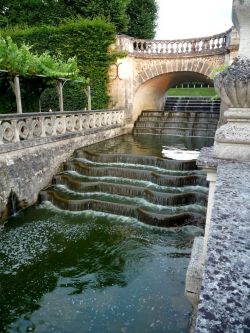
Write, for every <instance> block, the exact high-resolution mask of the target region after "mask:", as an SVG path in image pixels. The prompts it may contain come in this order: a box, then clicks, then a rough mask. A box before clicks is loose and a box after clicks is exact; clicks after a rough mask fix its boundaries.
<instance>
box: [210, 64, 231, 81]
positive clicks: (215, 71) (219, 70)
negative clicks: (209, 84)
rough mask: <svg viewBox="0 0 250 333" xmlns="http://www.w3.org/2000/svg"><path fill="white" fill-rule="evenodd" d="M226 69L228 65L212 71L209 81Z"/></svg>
mask: <svg viewBox="0 0 250 333" xmlns="http://www.w3.org/2000/svg"><path fill="white" fill-rule="evenodd" d="M227 68H228V65H221V66H219V67H215V68H213V69H212V74H211V75H210V79H212V80H213V79H214V78H215V76H216V75H217V74H219V73H221V72H224V71H225V70H226V69H227Z"/></svg>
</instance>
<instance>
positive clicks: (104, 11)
mask: <svg viewBox="0 0 250 333" xmlns="http://www.w3.org/2000/svg"><path fill="white" fill-rule="evenodd" d="M76 17H82V18H89V19H94V18H97V17H102V18H103V19H104V20H105V21H107V22H111V23H113V24H114V25H115V27H116V32H117V33H127V34H129V35H130V36H134V37H138V38H153V37H154V34H155V25H156V18H157V4H156V0H143V1H142V0H22V1H20V0H8V1H7V2H6V0H0V28H5V27H10V26H14V25H23V24H26V25H28V26H34V25H39V26H40V25H41V24H47V25H52V26H56V25H59V24H60V23H62V22H64V20H67V19H69V18H70V19H72V18H76Z"/></svg>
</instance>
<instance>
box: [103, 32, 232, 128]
mask: <svg viewBox="0 0 250 333" xmlns="http://www.w3.org/2000/svg"><path fill="white" fill-rule="evenodd" d="M238 44H239V42H238V35H237V32H236V30H235V29H234V28H232V29H230V30H228V31H226V32H224V33H221V34H217V35H214V36H210V37H204V38H193V39H181V40H142V39H135V38H132V37H128V36H124V35H120V36H118V37H117V42H116V47H115V49H116V50H118V51H126V52H127V56H126V57H125V58H121V59H118V61H117V62H116V63H115V64H113V65H111V68H110V72H109V94H110V97H111V100H110V107H114V108H125V109H126V118H127V121H129V122H131V121H132V123H133V122H134V121H135V120H136V119H137V117H138V116H139V114H140V113H141V111H142V110H143V109H161V108H162V106H163V105H164V103H165V99H166V91H167V90H168V89H169V88H171V87H173V86H175V85H176V84H179V83H182V82H187V81H195V82H197V81H198V82H204V83H210V84H212V83H213V82H212V79H211V75H212V74H213V70H214V69H215V68H218V67H221V66H223V65H227V64H230V63H231V62H232V60H233V59H234V58H235V57H236V56H237V50H238Z"/></svg>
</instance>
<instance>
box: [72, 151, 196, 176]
mask: <svg viewBox="0 0 250 333" xmlns="http://www.w3.org/2000/svg"><path fill="white" fill-rule="evenodd" d="M75 157H84V158H87V159H88V160H90V161H92V162H101V163H126V164H137V165H146V166H155V167H159V168H163V169H166V170H176V171H177V170H196V169H197V167H196V162H195V161H177V160H169V159H167V158H161V157H156V156H146V155H130V154H100V153H95V152H92V151H90V150H86V149H84V150H83V149H78V150H76V151H75Z"/></svg>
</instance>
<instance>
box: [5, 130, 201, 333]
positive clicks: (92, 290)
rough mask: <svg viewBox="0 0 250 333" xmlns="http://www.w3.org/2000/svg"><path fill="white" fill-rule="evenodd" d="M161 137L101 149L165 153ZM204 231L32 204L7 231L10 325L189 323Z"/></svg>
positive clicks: (68, 331) (26, 328) (19, 328)
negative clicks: (194, 249)
mask: <svg viewBox="0 0 250 333" xmlns="http://www.w3.org/2000/svg"><path fill="white" fill-rule="evenodd" d="M178 143H179V144H183V142H178ZM159 144H160V143H159V139H158V138H157V139H156V138H155V139H154V141H152V140H151V141H150V140H149V139H148V138H146V140H144V141H143V139H142V138H140V139H136V138H133V137H132V136H125V137H121V138H117V139H115V140H109V141H106V142H105V144H104V143H101V144H99V148H98V149H99V151H102V152H104V151H106V152H107V151H112V152H119V153H120V152H125V151H124V150H126V149H127V150H126V153H131V152H132V153H133V152H134V153H136V154H144V153H145V154H148V155H158V156H159V155H160V151H161V148H160V147H159ZM163 144H164V145H165V144H167V145H170V143H169V142H167V141H165V142H164V143H163ZM196 144H197V145H199V144H198V143H197V142H196ZM126 147H127V148H126ZM188 148H199V147H198V146H196V147H194V146H193V147H190V146H189V147H188ZM91 149H92V150H93V149H94V150H95V151H96V150H98V149H97V148H96V146H95V147H94V148H93V147H92V148H91ZM201 234H202V230H200V229H199V228H196V227H192V226H188V227H183V228H179V229H171V230H170V229H157V228H152V227H148V226H145V225H143V224H141V223H139V222H138V221H137V220H135V219H131V218H125V217H119V216H114V215H107V214H102V213H95V212H91V211H87V212H78V213H70V212H65V211H61V210H58V209H56V208H55V207H53V206H52V205H51V204H49V203H45V204H42V205H36V206H34V207H30V208H29V209H26V210H25V211H23V212H21V213H19V214H18V215H17V216H15V217H13V218H11V219H10V220H9V221H8V223H7V224H6V225H5V227H4V228H3V229H2V230H1V231H0V332H1V333H2V332H3V333H4V332H39V333H49V332H57V333H59V332H62V333H78V332H79V333H80V332H94V333H106V332H112V333H117V332H130V333H140V332H158V333H160V332H162V333H163V332H164V333H165V332H169V333H181V332H187V331H188V325H189V318H190V313H191V306H190V304H189V302H188V301H187V299H186V298H185V296H184V285H185V274H186V268H187V265H188V262H189V258H190V252H191V246H192V242H193V238H194V237H195V236H196V235H201Z"/></svg>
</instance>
